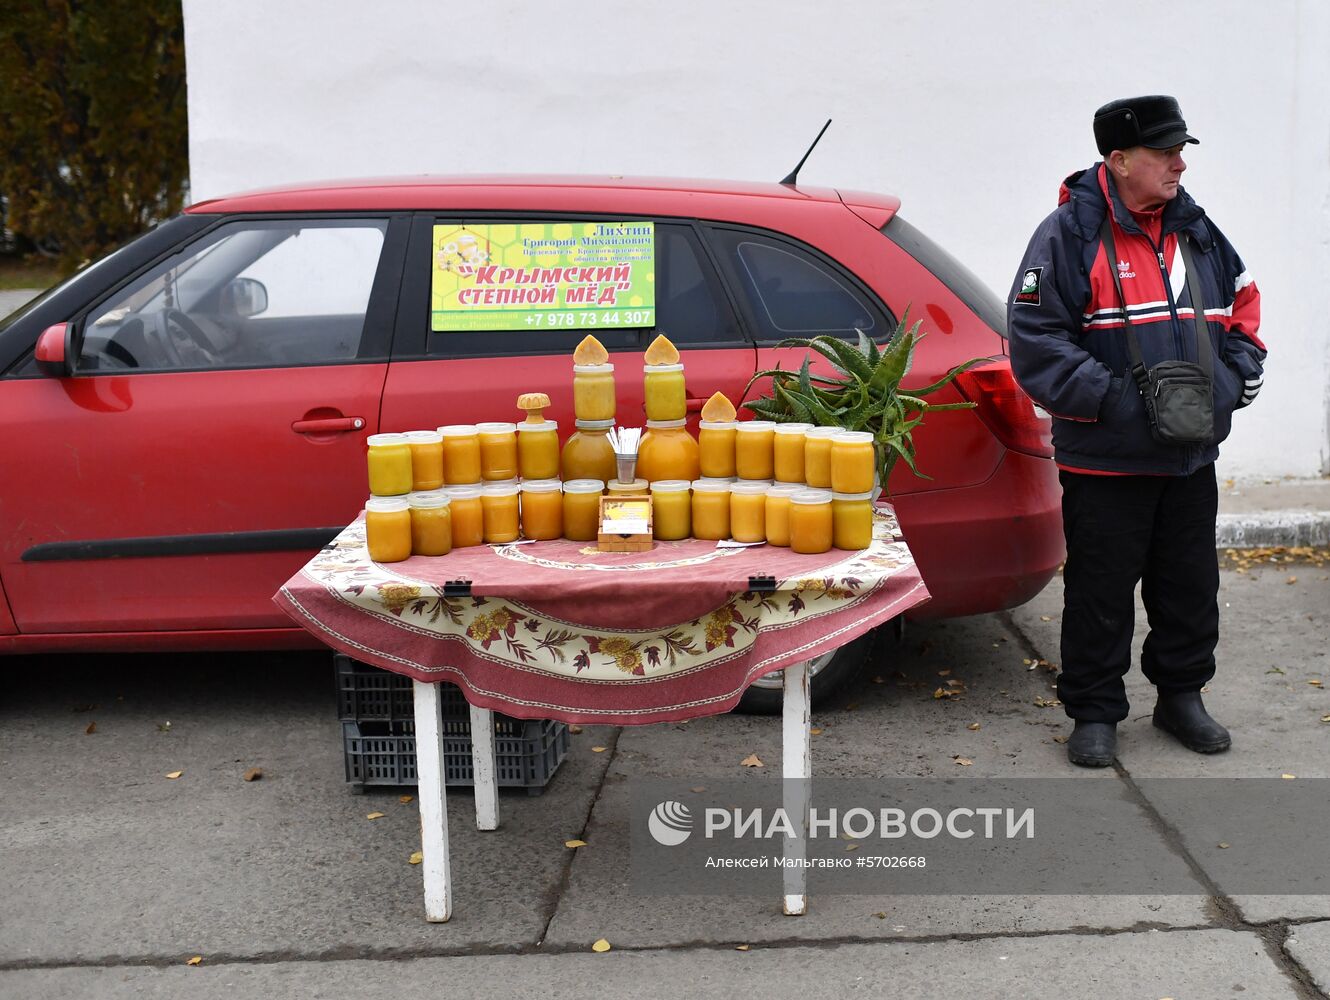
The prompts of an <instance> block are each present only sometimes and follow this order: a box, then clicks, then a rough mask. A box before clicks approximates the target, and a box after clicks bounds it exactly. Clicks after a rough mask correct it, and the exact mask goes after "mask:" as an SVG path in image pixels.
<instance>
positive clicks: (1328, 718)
mask: <svg viewBox="0 0 1330 1000" xmlns="http://www.w3.org/2000/svg"><path fill="white" fill-rule="evenodd" d="M1321 721H1322V722H1330V715H1323V716H1321Z"/></svg>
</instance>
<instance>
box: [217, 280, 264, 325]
mask: <svg viewBox="0 0 1330 1000" xmlns="http://www.w3.org/2000/svg"><path fill="white" fill-rule="evenodd" d="M226 301H227V302H228V303H229V305H230V307H231V312H233V313H234V314H235V315H237V316H239V317H240V318H241V319H249V317H251V316H257V315H258V314H259V313H261V312H263V311H264V310H265V309H267V308H268V289H267V288H266V287H265V286H264V284H263V282H261V281H258V280H256V279H254V278H235V279H234V280H232V281H231V283H230V284H229V285H227V286H226Z"/></svg>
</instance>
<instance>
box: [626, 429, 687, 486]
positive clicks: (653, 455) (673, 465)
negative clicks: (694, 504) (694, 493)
mask: <svg viewBox="0 0 1330 1000" xmlns="http://www.w3.org/2000/svg"><path fill="white" fill-rule="evenodd" d="M685 423H686V421H684V420H648V421H647V432H646V434H645V435H643V437H642V443H641V444H639V445H638V446H637V474H638V475H639V476H640V477H642V478H643V479H645V480H646V481H647V482H649V483H654V482H655V481H656V480H658V479H687V480H689V481H692V480H694V479H696V478H697V476H698V471H699V464H698V452H697V441H696V440H694V438H693V435H691V434H689V433H688V429H687V427H685V426H684V425H685Z"/></svg>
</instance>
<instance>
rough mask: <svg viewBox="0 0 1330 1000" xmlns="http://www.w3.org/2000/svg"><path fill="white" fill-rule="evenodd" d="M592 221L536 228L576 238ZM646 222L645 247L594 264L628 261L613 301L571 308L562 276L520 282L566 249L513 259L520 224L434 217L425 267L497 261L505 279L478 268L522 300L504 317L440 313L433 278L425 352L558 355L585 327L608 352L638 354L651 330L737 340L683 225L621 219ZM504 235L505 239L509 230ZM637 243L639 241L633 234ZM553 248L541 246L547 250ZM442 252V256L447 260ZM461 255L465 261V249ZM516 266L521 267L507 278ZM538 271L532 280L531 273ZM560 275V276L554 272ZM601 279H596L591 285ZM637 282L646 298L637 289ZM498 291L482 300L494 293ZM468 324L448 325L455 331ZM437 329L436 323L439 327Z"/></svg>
mask: <svg viewBox="0 0 1330 1000" xmlns="http://www.w3.org/2000/svg"><path fill="white" fill-rule="evenodd" d="M596 225H598V223H594V222H584V221H570V222H566V223H559V222H542V223H538V224H530V228H531V229H532V230H533V231H534V230H535V229H536V228H537V227H539V228H540V229H541V231H542V232H544V233H545V234H546V236H545V237H543V238H546V239H549V240H568V239H572V240H576V239H577V238H578V236H579V233H581V232H583V231H584V230H586V231H594V230H593V227H595V226H596ZM647 226H649V227H650V230H649V231H650V234H651V242H650V244H649V246H650V252H649V253H645V252H642V251H641V250H639V251H638V252H637V253H636V254H635V255H633V256H632V257H631V258H629V257H626V256H625V257H622V258H621V257H620V256H619V255H616V254H613V253H611V254H610V255H608V256H606V257H604V258H603V260H602V261H601V262H600V264H601V265H602V266H611V267H612V266H622V265H623V264H624V263H632V265H633V267H632V270H631V275H630V276H629V277H628V279H627V281H625V282H624V283H623V286H622V287H620V288H619V289H617V290H616V291H617V293H616V294H615V296H614V299H613V301H606V302H604V303H600V302H589V303H586V305H587V306H592V305H594V306H596V308H578V307H576V306H570V305H569V301H570V300H569V298H568V288H567V285H568V282H567V281H563V282H560V283H558V284H557V285H556V286H555V287H553V288H552V290H551V292H547V293H545V294H546V295H547V296H548V298H545V299H543V300H542V298H541V294H540V293H541V291H542V290H543V288H547V287H550V286H548V285H545V286H542V284H541V283H540V281H538V280H537V281H525V280H523V279H527V278H529V277H531V274H530V268H533V267H544V268H547V269H556V268H565V267H567V266H569V265H570V264H571V263H572V262H573V258H572V257H570V256H568V254H567V253H566V252H564V253H562V254H561V255H556V253H554V252H552V253H550V254H549V255H548V256H543V257H540V256H534V254H532V255H531V256H529V257H528V256H526V255H522V256H517V255H515V254H514V252H513V250H512V247H513V246H514V245H515V244H519V243H520V241H521V240H522V239H526V238H534V237H523V236H522V232H523V231H524V230H526V229H527V228H528V226H527V225H525V224H522V223H517V224H503V223H495V224H489V225H487V224H485V223H480V222H477V223H465V224H463V223H458V222H456V221H451V222H446V221H444V220H438V221H437V222H436V224H435V233H436V239H435V241H434V245H433V248H432V249H433V253H434V260H433V262H432V266H433V267H434V268H435V269H436V270H438V269H439V268H440V259H442V260H444V261H445V262H447V263H448V266H449V267H453V268H456V267H458V266H459V265H460V266H461V267H462V268H466V267H472V268H476V267H484V266H485V265H487V264H496V266H500V267H503V266H506V267H508V268H509V269H510V272H513V274H512V275H510V281H509V283H508V285H504V284H503V282H502V281H501V277H502V276H501V275H500V276H497V277H496V273H495V272H487V273H486V274H485V275H484V276H483V278H484V280H486V281H487V282H490V283H491V284H497V285H498V286H499V288H500V291H503V290H504V289H505V288H507V287H511V289H512V292H511V293H506V294H507V295H508V297H518V296H522V297H525V301H519V302H518V303H517V305H518V306H519V307H520V308H517V309H515V310H510V311H509V312H507V313H500V312H498V311H492V312H491V311H486V310H480V309H477V310H476V312H478V313H480V315H478V316H476V318H475V320H474V321H472V320H471V318H470V317H469V316H465V315H464V310H463V305H464V304H458V303H456V302H455V301H454V302H449V303H447V304H448V305H450V306H452V308H453V314H452V315H449V316H443V315H441V310H440V309H439V307H440V306H441V305H444V304H445V302H444V297H443V295H441V294H440V288H441V284H440V282H439V281H435V282H434V285H433V287H434V294H433V296H432V299H433V300H432V303H431V323H430V331H429V334H428V339H427V341H426V353H427V355H429V356H432V357H439V356H446V357H468V356H472V357H474V356H489V355H504V354H514V355H525V354H560V353H566V352H569V351H571V350H572V349H573V348H575V347H576V346H577V344H578V342H579V341H581V340H582V338H584V337H585V336H586V335H587V334H588V333H592V334H595V336H596V338H597V339H598V340H600V341H601V343H603V344H604V345H605V346H606V347H607V348H609V349H610V350H611V351H613V350H616V349H618V350H641V349H642V348H643V347H645V346H646V345H647V344H648V343H650V341H651V340H652V339H653V338H654V337H655V336H656V335H657V334H661V333H663V334H665V335H666V336H667V337H669V338H670V340H672V341H674V343H675V344H677V345H679V346H681V347H682V346H685V345H686V346H688V347H692V348H697V347H708V346H712V347H721V346H735V345H737V344H740V343H743V342H744V338H743V334H742V333H741V332H740V329H739V324H738V322H737V320H736V319H735V316H734V311H733V310H732V309H731V308H730V304H729V301H728V300H727V299H726V297H725V293H724V290H723V288H722V286H721V283H720V280H719V279H718V277H717V275H716V273H715V270H714V269H713V268H712V266H711V263H710V261H709V260H708V259H707V257H706V254H705V251H704V250H703V248H702V244H701V241H700V240H699V239H698V236H697V234H696V232H695V231H694V229H693V227H692V225H690V224H687V223H661V222H655V223H640V222H639V223H636V224H632V223H628V224H625V228H626V229H629V230H632V229H635V228H638V227H642V228H645V227H647ZM510 233H514V234H515V235H511V236H510ZM638 238H639V239H644V238H645V237H644V236H643V235H641V234H639V235H638ZM556 249H558V248H555V247H551V250H556ZM449 254H451V256H448V255H449ZM468 254H470V257H468V256H467V255H468ZM528 259H529V260H530V261H531V263H528V262H527V261H528ZM523 268H527V269H528V270H527V272H526V273H522V274H517V273H516V272H520V271H521V270H522V269H523ZM537 277H539V276H537ZM564 277H565V278H566V272H565V273H564ZM477 279H478V276H477V275H476V274H475V273H474V272H468V273H463V274H462V275H461V277H460V278H459V279H457V282H456V283H455V284H450V285H449V286H448V287H449V290H450V291H453V294H454V295H455V294H456V289H457V287H458V286H461V287H466V288H470V289H474V288H476V287H478V285H477V283H476V282H477ZM608 284H609V282H608V281H605V282H602V283H601V284H600V285H599V286H597V290H599V289H604V288H605V287H606V286H607V285H608ZM643 285H644V286H645V288H646V289H647V292H648V294H643V293H642V290H641V288H642V286H643ZM498 297H500V296H499V293H496V294H495V295H493V296H491V298H498ZM467 325H470V327H471V328H468V329H457V328H448V327H462V326H467ZM440 327H444V328H443V329H441V328H440Z"/></svg>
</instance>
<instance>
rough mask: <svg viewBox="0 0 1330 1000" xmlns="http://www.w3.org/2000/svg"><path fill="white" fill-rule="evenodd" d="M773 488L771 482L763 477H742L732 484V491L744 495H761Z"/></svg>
mask: <svg viewBox="0 0 1330 1000" xmlns="http://www.w3.org/2000/svg"><path fill="white" fill-rule="evenodd" d="M769 489H771V484H770V483H768V482H766V481H765V480H761V479H742V480H740V481H739V482H737V483H734V484H733V485H731V486H730V492H731V493H738V494H740V495H742V496H760V495H764V494H765V493H766V492H767V490H769Z"/></svg>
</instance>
